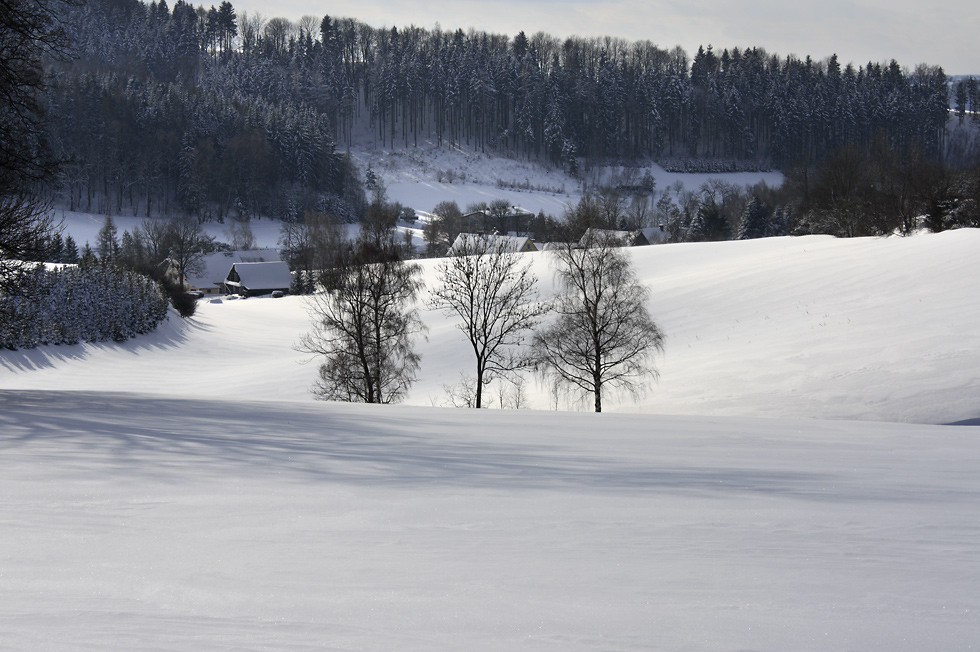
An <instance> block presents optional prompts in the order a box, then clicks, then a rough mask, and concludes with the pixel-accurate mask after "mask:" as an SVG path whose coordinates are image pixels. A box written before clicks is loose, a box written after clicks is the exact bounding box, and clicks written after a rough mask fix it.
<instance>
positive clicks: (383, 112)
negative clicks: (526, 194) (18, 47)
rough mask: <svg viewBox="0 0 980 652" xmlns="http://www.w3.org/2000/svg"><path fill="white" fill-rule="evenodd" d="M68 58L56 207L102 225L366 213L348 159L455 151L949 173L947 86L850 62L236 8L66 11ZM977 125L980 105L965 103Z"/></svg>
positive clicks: (95, 3) (61, 89) (56, 132)
mask: <svg viewBox="0 0 980 652" xmlns="http://www.w3.org/2000/svg"><path fill="white" fill-rule="evenodd" d="M67 12H68V15H67V16H66V20H65V25H66V28H67V29H68V31H69V33H70V34H69V35H70V37H71V38H72V41H73V43H74V44H75V48H76V52H75V58H74V59H73V60H72V61H70V62H53V63H51V64H50V65H49V67H48V71H47V74H48V77H49V80H50V82H51V87H50V90H49V93H48V115H49V118H50V120H51V125H52V141H53V143H54V145H55V148H56V151H57V153H58V154H59V155H60V156H61V157H62V159H63V160H64V161H65V164H64V165H63V166H62V170H61V188H62V190H61V191H62V194H63V201H64V202H65V203H66V204H67V205H68V206H69V207H70V208H78V209H82V210H90V211H98V212H113V211H114V212H117V213H118V212H135V213H136V214H144V215H145V214H174V213H178V212H183V213H190V214H194V215H197V216H198V217H199V218H201V219H215V218H224V217H226V216H229V215H236V216H238V215H241V216H246V217H247V216H252V215H270V216H274V217H279V218H283V219H287V220H289V219H297V218H299V217H300V216H302V214H303V213H304V212H305V211H308V210H316V211H329V212H331V213H333V214H335V215H339V216H341V217H347V218H348V219H355V218H356V217H358V216H360V215H361V214H362V213H363V210H364V207H365V200H364V196H363V190H362V185H361V182H360V181H359V179H358V176H357V173H356V171H355V170H354V169H353V167H352V165H351V163H350V161H349V159H348V158H347V157H346V156H345V155H344V152H345V150H346V148H347V146H348V145H349V144H350V143H351V140H352V137H353V135H354V134H355V133H358V132H359V131H361V130H368V129H370V130H371V133H373V134H374V137H375V139H376V140H377V142H378V143H379V144H383V145H389V146H396V147H397V146H412V145H414V144H416V143H418V142H420V141H421V140H423V139H424V140H431V141H434V142H437V143H440V144H462V145H468V146H470V147H476V148H479V149H481V150H486V151H493V152H494V153H497V154H502V155H508V156H520V157H527V158H532V159H538V160H543V161H547V162H550V163H551V164H554V165H561V166H563V167H565V168H566V169H568V170H570V171H572V172H575V171H576V170H577V167H578V165H579V162H580V161H582V160H588V161H596V160H618V161H623V160H630V159H636V158H653V159H657V160H661V161H665V162H676V164H678V165H688V164H689V162H690V161H695V162H697V161H712V162H715V163H718V162H722V164H724V165H729V166H732V167H733V168H742V169H747V168H753V169H758V168H770V167H776V168H785V167H787V166H789V165H791V164H800V163H802V164H806V165H809V164H813V163H815V162H817V161H820V160H822V159H824V158H825V157H826V156H827V155H829V154H830V153H832V152H836V151H838V150H840V149H841V148H842V147H845V146H846V147H850V148H856V149H857V150H859V151H865V152H870V151H872V150H873V149H874V148H876V147H877V148H880V147H881V146H882V144H883V143H884V144H885V145H887V147H888V148H889V149H891V150H894V151H896V152H905V151H913V150H914V151H915V152H916V154H917V155H918V156H925V157H927V158H938V157H939V156H940V155H941V152H942V148H943V139H944V134H945V133H946V124H947V121H948V114H949V90H948V84H947V78H946V75H945V74H944V72H943V70H942V69H941V68H939V67H930V66H925V65H922V66H919V67H917V68H916V69H915V70H913V71H908V70H906V69H903V68H902V67H901V66H900V65H899V64H898V63H897V62H895V61H892V62H890V63H887V64H880V63H868V64H866V65H863V66H858V67H855V66H854V65H850V64H848V65H843V66H842V65H841V64H840V63H839V62H838V61H837V59H836V57H831V58H830V59H828V60H826V61H821V62H818V61H813V60H811V59H810V58H805V59H800V58H797V57H793V56H790V57H780V56H778V55H774V54H768V53H766V52H765V51H764V50H762V49H760V48H746V49H738V48H734V49H731V50H729V49H725V50H723V51H721V52H720V53H718V52H715V51H714V50H713V48H711V47H710V46H708V47H707V48H702V49H699V51H698V52H697V53H696V54H695V55H694V56H693V58H692V59H689V58H688V56H687V54H686V53H685V52H684V51H683V50H681V49H680V48H674V49H671V50H667V49H663V48H660V47H658V46H656V45H654V44H652V43H650V42H648V41H638V42H630V41H625V40H622V39H616V38H588V39H586V38H570V39H566V40H559V39H556V38H554V37H551V36H548V35H546V34H543V33H538V34H535V35H533V36H531V37H527V36H525V34H524V33H523V32H521V33H519V34H518V35H516V36H514V37H513V38H510V37H507V36H503V35H497V34H489V33H486V32H476V31H472V30H471V31H469V32H463V31H462V30H455V31H443V30H441V29H438V28H436V29H433V30H427V29H422V28H417V27H408V28H400V29H399V28H386V29H378V28H373V27H371V26H369V25H366V24H364V23H361V22H358V21H356V20H353V19H349V18H335V17H331V16H322V17H316V18H314V17H309V16H307V17H304V18H302V19H300V20H299V21H297V22H295V23H293V22H291V21H289V20H286V19H283V18H271V19H264V18H262V17H261V16H259V15H257V14H256V15H248V14H246V13H242V14H241V15H239V14H238V13H237V12H236V10H235V9H234V7H233V5H232V4H231V3H229V2H227V1H226V2H222V3H221V4H220V6H219V7H213V6H212V7H210V8H208V9H206V8H204V7H194V6H192V5H190V4H187V3H185V2H184V1H183V0H178V1H177V2H176V3H175V4H174V5H173V7H172V8H171V7H169V6H168V4H167V3H166V0H161V1H160V2H159V3H156V2H151V3H150V4H144V3H143V2H140V1H139V0H89V2H88V3H86V4H84V5H81V6H77V5H76V6H70V7H68V9H67ZM966 102H967V105H968V107H969V110H970V111H971V113H972V112H973V111H975V108H976V102H977V98H976V97H975V93H974V95H973V96H969V97H967V100H966Z"/></svg>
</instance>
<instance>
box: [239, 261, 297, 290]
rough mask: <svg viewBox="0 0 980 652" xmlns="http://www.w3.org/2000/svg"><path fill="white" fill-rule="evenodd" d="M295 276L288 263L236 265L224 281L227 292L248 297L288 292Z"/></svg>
mask: <svg viewBox="0 0 980 652" xmlns="http://www.w3.org/2000/svg"><path fill="white" fill-rule="evenodd" d="M292 281H293V275H292V273H290V271H289V266H288V265H286V263H284V262H282V261H281V260H279V261H273V262H265V263H234V264H233V265H232V266H231V269H230V270H229V271H228V274H227V276H226V277H225V280H224V286H225V292H227V293H228V294H240V295H242V296H246V297H254V296H260V295H263V294H272V293H273V292H275V291H277V290H278V291H279V292H288V291H289V286H290V285H291V284H292Z"/></svg>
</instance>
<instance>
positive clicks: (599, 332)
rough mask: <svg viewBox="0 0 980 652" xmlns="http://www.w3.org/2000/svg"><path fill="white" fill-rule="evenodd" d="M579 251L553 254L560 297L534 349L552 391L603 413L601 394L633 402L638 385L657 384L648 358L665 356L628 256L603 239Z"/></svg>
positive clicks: (599, 237)
mask: <svg viewBox="0 0 980 652" xmlns="http://www.w3.org/2000/svg"><path fill="white" fill-rule="evenodd" d="M585 244H586V246H585V247H582V248H578V247H576V246H575V245H572V244H568V245H564V246H562V248H560V249H557V250H555V251H554V255H555V258H556V262H557V267H558V269H557V273H556V275H557V280H558V284H559V286H560V287H561V290H562V291H561V293H560V294H559V295H558V296H557V297H556V299H555V301H554V310H555V312H556V313H557V317H556V319H555V321H553V322H552V323H551V324H549V325H548V326H547V327H545V328H544V329H543V330H541V331H539V332H538V333H536V334H535V336H534V342H533V345H532V347H533V356H534V359H535V364H536V366H537V369H538V370H539V372H540V373H541V374H542V375H544V376H545V377H546V378H549V379H550V380H552V381H554V383H555V387H556V388H559V387H564V388H567V389H573V390H578V391H580V392H583V393H584V394H586V395H588V394H592V395H593V396H594V398H595V411H596V412H601V411H602V396H603V392H604V391H605V390H606V388H611V389H617V390H624V391H627V392H630V393H633V394H635V393H638V392H639V391H641V390H642V387H641V385H640V383H639V381H640V380H641V379H643V378H645V377H651V376H653V377H656V375H657V374H656V370H655V369H654V368H653V366H652V361H651V357H652V356H653V354H655V353H657V352H661V351H663V346H664V334H663V332H662V331H661V330H660V327H659V326H657V324H656V323H655V322H654V321H653V318H652V317H651V316H650V311H649V310H648V309H647V302H648V300H649V292H648V290H647V289H646V288H645V287H644V286H643V285H641V284H640V283H639V281H638V280H637V278H636V273H635V272H634V270H633V265H632V263H631V261H630V259H629V257H628V255H627V253H626V251H625V250H623V249H622V248H619V247H617V246H615V245H616V241H615V240H612V239H610V238H607V237H604V236H603V235H602V234H598V235H594V236H592V237H591V238H590V241H588V242H586V243H585Z"/></svg>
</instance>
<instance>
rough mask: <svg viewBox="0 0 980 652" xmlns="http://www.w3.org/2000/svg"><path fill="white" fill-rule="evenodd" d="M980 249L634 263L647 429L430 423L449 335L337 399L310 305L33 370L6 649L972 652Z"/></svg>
mask: <svg viewBox="0 0 980 652" xmlns="http://www.w3.org/2000/svg"><path fill="white" fill-rule="evenodd" d="M978 249H980V231H976V230H961V231H955V232H947V233H942V234H935V235H932V234H923V235H917V236H914V237H910V238H887V239H884V238H883V239H855V240H835V239H833V238H827V237H806V238H795V239H793V238H779V239H767V240H758V241H749V242H727V243H717V244H681V245H662V246H653V247H645V248H640V249H633V250H631V255H632V256H633V258H634V261H635V263H636V266H637V270H638V272H639V275H640V278H641V279H642V280H643V281H644V282H645V283H647V284H649V286H650V289H651V310H652V312H653V314H654V316H655V317H656V319H657V320H658V321H659V322H660V324H661V326H662V327H663V329H664V330H665V332H666V334H667V343H666V345H667V348H666V355H665V356H664V357H662V358H661V359H659V360H658V367H659V370H660V373H661V377H660V381H659V382H658V383H657V384H655V385H651V386H650V387H649V390H648V392H647V393H646V395H645V397H643V398H642V399H641V400H640V401H639V402H637V403H635V404H634V403H631V402H629V401H625V400H621V401H619V402H612V401H611V402H609V404H608V405H609V408H610V409H611V410H619V411H634V410H638V411H641V412H643V414H628V413H618V414H617V413H605V414H602V415H595V414H589V413H585V412H555V411H552V410H549V409H548V408H550V407H552V406H553V404H552V397H551V394H550V392H549V391H548V389H547V388H546V387H539V386H537V385H535V384H534V383H533V382H532V383H530V384H529V386H528V399H529V401H530V404H531V405H532V406H534V407H536V408H539V409H538V410H520V411H517V410H506V411H505V410H484V411H480V412H475V411H468V410H454V409H447V408H437V407H432V405H433V404H437V405H438V404H441V403H443V402H444V399H445V397H444V391H443V386H444V385H447V384H452V383H454V382H456V381H457V380H458V377H459V373H460V372H461V371H469V368H470V366H471V363H470V359H469V357H468V353H467V351H466V345H465V342H464V341H463V340H462V339H461V337H462V336H461V335H460V334H459V332H458V331H457V330H456V328H455V326H454V323H453V322H452V321H451V320H448V319H446V318H444V317H443V316H442V315H441V313H438V312H434V311H429V310H424V311H423V316H424V319H425V321H426V322H427V323H428V325H429V326H430V333H429V340H428V341H427V342H424V343H422V344H421V345H420V351H421V353H422V368H421V374H420V377H419V380H418V382H417V383H416V385H415V387H414V389H413V391H412V394H411V396H410V397H409V401H408V403H409V404H410V405H406V406H389V407H375V406H352V405H337V404H326V403H318V402H315V401H313V400H312V398H311V397H310V395H309V394H308V388H309V386H310V384H311V382H312V380H313V378H314V376H315V375H316V363H315V362H311V363H309V364H306V365H303V364H301V361H302V360H303V359H304V356H303V354H300V353H298V352H296V351H295V350H293V348H292V346H293V345H294V344H295V343H296V342H297V341H298V339H299V337H300V335H301V334H302V333H303V332H304V331H305V330H307V329H308V328H309V319H308V317H307V315H306V313H305V309H304V303H303V300H302V299H301V298H297V297H287V298H284V299H271V298H270V299H263V298H253V299H248V300H234V301H232V300H223V301H221V302H220V303H209V302H204V303H201V304H200V306H199V308H200V309H199V312H198V315H197V316H196V317H195V318H194V319H192V320H190V321H186V322H185V321H181V320H179V318H177V317H175V316H172V317H171V319H170V321H169V322H168V323H166V324H165V325H164V326H163V327H162V328H161V329H160V330H159V331H158V332H157V333H154V334H152V335H148V336H145V337H141V338H139V339H135V340H132V341H130V342H127V343H124V344H121V345H116V344H85V345H78V346H72V347H50V348H46V349H39V350H35V351H16V352H12V351H4V352H2V353H0V469H2V471H0V650H5V649H10V650H27V649H30V650H35V649H37V650H48V649H52V650H132V649H154V650H202V649H233V650H304V649H310V650H312V649H318V650H319V649H328V650H513V649H529V650H562V651H567V650H665V651H666V650H669V651H676V650H719V651H721V650H772V651H774V652H775V651H782V650H882V651H888V652H893V651H905V650H907V651H918V650H970V649H976V648H977V641H978V640H980V591H977V587H978V586H980V545H978V543H977V542H978V541H980V510H978V505H980V428H977V427H951V426H941V425H921V424H942V423H949V422H954V421H963V420H976V419H977V418H978V417H980V379H978V377H980V372H978V371H977V370H978V369H980V302H978V301H977V297H978V296H980V259H978V257H977V256H976V252H977V251H978ZM529 256H530V258H529V260H533V261H534V265H535V269H536V271H537V272H538V274H539V276H540V277H541V290H542V294H544V295H546V294H548V293H549V292H550V289H551V286H552V277H551V273H550V271H549V267H548V260H547V258H546V256H544V255H543V254H529ZM435 264H436V263H435V262H433V261H428V262H426V263H425V275H426V281H427V282H428V283H429V284H430V286H431V284H432V282H433V280H434V269H435V267H434V266H435ZM559 406H560V407H562V408H566V407H574V404H571V405H569V404H566V403H564V402H562V401H559ZM901 422H910V423H901Z"/></svg>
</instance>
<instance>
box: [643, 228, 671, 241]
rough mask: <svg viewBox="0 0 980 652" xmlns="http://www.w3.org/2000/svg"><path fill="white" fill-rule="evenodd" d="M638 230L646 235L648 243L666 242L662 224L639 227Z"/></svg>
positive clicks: (665, 232)
mask: <svg viewBox="0 0 980 652" xmlns="http://www.w3.org/2000/svg"><path fill="white" fill-rule="evenodd" d="M640 231H641V232H642V233H643V235H644V236H646V239H647V242H648V243H650V244H654V243H655V242H667V229H666V228H665V227H664V225H663V224H661V225H659V226H648V227H647V228H645V229H640Z"/></svg>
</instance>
